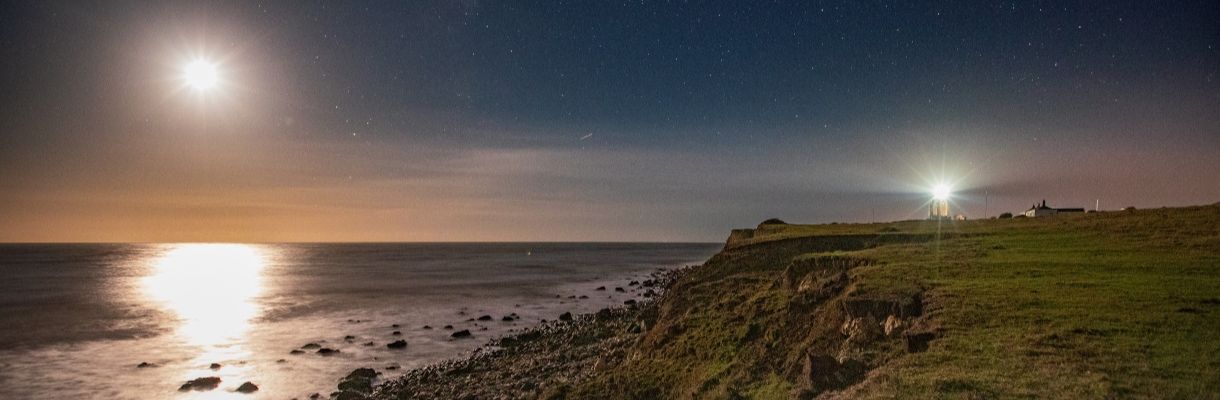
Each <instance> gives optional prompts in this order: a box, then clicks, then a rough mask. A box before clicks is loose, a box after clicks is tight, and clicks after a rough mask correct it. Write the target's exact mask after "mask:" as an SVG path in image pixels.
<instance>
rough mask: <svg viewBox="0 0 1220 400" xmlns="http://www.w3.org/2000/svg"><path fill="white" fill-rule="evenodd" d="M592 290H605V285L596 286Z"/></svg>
mask: <svg viewBox="0 0 1220 400" xmlns="http://www.w3.org/2000/svg"><path fill="white" fill-rule="evenodd" d="M593 290H606V287H605V286H598V287H597V289H593Z"/></svg>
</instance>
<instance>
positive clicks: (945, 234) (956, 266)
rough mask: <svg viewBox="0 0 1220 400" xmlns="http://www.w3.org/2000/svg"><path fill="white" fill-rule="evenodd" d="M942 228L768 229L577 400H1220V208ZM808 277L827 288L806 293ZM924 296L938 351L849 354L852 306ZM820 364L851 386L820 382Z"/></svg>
mask: <svg viewBox="0 0 1220 400" xmlns="http://www.w3.org/2000/svg"><path fill="white" fill-rule="evenodd" d="M936 224H937V223H936V222H930V221H906V222H898V223H890V224H837V225H775V226H767V227H765V229H760V230H758V231H757V232H754V236H753V237H751V238H748V239H745V240H741V241H738V242H737V243H732V244H730V246H728V247H729V249H727V250H726V251H724V252H722V253H721V254H719V255H717V256H716V257H714V258H713V259H712V260H709V261H708V263H706V264H705V265H704V266H703V267H700V268H697V269H696V270H694V271H692V273H690V274H689V275H688V276H686V277H684V278H683V279H681V280H680V281H679V282H678V284H676V285H675V286H674V287H673V288H671V291H670V293H669V294H668V295H666V297H665V298H664V299H663V300H662V301H661V302H660V304H659V311H658V316H657V318H656V320H655V321H647V322H649V323H650V329H648V331H647V332H645V333H644V335H643V336H642V338H641V339H640V340H639V341H638V342H637V343H636V344H635V346H634V348H633V349H631V350H630V352H631V356H629V357H628V360H630V361H628V362H625V363H623V365H618V366H615V367H614V368H612V369H608V370H607V371H606V372H605V373H603V374H600V375H599V378H598V379H596V380H594V381H592V382H585V383H580V384H578V385H577V388H576V389H577V391H576V393H577V394H582V397H627V398H642V397H669V398H788V397H792V396H794V395H797V396H803V397H812V396H819V397H823V398H834V397H846V398H894V397H900V398H1061V399H1081V398H1190V399H1193V398H1220V394H1218V393H1220V206H1217V205H1212V206H1202V207H1189V208H1174V209H1153V210H1138V211H1124V212H1103V213H1089V214H1077V215H1062V216H1057V217H1051V218H1041V219H1021V218H1019V219H1003V220H980V221H956V222H949V221H945V222H943V223H942V225H941V226H940V230H941V232H942V234H941V235H939V236H940V237H941V238H940V239H939V240H938V239H937V237H938V235H937V233H936V232H937V226H936ZM853 259H854V260H861V262H859V263H853V262H848V264H851V265H850V266H843V261H842V260H853ZM836 260H838V261H836ZM857 264H858V265H857ZM840 270H841V271H844V275H845V276H848V277H849V280H847V281H845V285H846V286H845V287H843V288H841V289H839V288H838V286H835V285H839V284H842V283H843V282H840V281H838V280H836V279H840V278H837V276H838V275H835V272H836V271H840ZM827 271H829V272H827ZM805 274H808V277H807V278H805V280H804V281H802V282H805V283H802V284H801V285H804V286H808V285H806V284H807V283H810V282H812V283H811V284H812V285H814V286H816V287H819V288H821V289H818V290H813V291H810V290H807V289H806V288H804V286H802V288H797V286H798V285H797V284H796V283H794V281H793V280H794V279H797V280H799V279H801V277H802V276H806V275H805ZM817 285H821V286H817ZM912 296H916V297H914V298H916V299H920V301H921V302H922V311H921V312H920V314H919V315H917V316H906V315H903V317H904V318H906V323H907V324H908V325H914V326H919V327H921V328H920V329H925V330H928V331H931V332H935V339H933V340H932V341H931V342H929V344H928V347H927V350H926V351H920V352H912V351H910V350H909V349H908V348H907V347H906V346H904V345H903V339H902V337H898V336H893V337H881V338H878V339H876V340H870V341H868V342H866V343H864V344H858V343H856V342H854V341H853V340H851V339H849V338H845V336H846V334H844V333H843V331H842V330H841V328H840V327H841V325H842V324H844V322H845V321H847V320H850V319H851V318H853V316H859V315H860V312H853V311H852V309H851V307H850V306H851V305H852V304H860V302H861V301H864V300H869V299H879V300H887V301H898V300H901V299H910V298H913V297H912ZM884 317H885V316H884V315H878V316H877V318H878V319H884ZM912 329H913V327H912ZM809 354H827V355H831V356H834V357H836V358H838V359H839V360H840V361H843V362H844V363H843V364H842V366H843V367H835V368H839V369H836V370H835V371H840V372H835V373H836V374H843V375H844V376H847V377H845V378H842V379H837V378H836V379H837V380H833V381H832V382H830V383H825V382H822V383H810V381H817V380H818V379H820V378H819V377H818V374H819V373H820V372H819V371H818V370H815V371H814V372H812V373H811V372H810V366H809V363H810V362H809V361H807V360H808V355H809ZM848 361H850V363H849V362H848ZM857 364H859V365H863V366H864V367H863V368H864V371H855V370H850V368H848V367H847V366H854V365H857ZM820 371H822V372H824V371H825V370H820ZM841 371H848V372H841ZM853 371H855V372H853ZM852 374H855V375H852ZM810 388H812V390H811V389H810ZM802 390H804V392H802ZM802 393H803V394H802Z"/></svg>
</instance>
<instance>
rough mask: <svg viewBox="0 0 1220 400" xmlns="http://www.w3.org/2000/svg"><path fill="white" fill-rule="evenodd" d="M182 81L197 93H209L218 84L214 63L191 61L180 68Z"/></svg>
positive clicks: (204, 60)
mask: <svg viewBox="0 0 1220 400" xmlns="http://www.w3.org/2000/svg"><path fill="white" fill-rule="evenodd" d="M182 80H183V82H185V83H186V85H187V86H189V87H191V88H192V89H195V90H197V91H201V92H202V91H209V90H212V89H214V88H215V87H216V85H217V83H219V82H220V72H219V71H218V69H217V68H216V63H214V62H211V61H209V60H206V59H196V60H191V61H190V62H188V63H186V65H185V66H183V68H182Z"/></svg>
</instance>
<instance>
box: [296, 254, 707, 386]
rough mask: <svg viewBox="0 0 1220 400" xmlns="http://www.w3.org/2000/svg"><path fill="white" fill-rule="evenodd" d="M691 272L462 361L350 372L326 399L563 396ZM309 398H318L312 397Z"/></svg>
mask: <svg viewBox="0 0 1220 400" xmlns="http://www.w3.org/2000/svg"><path fill="white" fill-rule="evenodd" d="M691 268H693V267H692V266H687V267H684V268H679V269H673V270H660V271H657V272H654V273H653V274H652V276H651V278H652V279H648V280H644V281H631V282H629V283H628V286H629V287H630V286H638V287H639V289H640V292H641V293H640V294H641V296H642V299H640V300H634V299H631V300H627V301H625V302H624V305H622V306H620V307H614V308H604V309H601V310H599V311H598V312H596V313H591V314H581V315H572V314H571V313H566V312H565V313H563V314H561V315H558V316H556V317H557V319H556V320H550V321H544V322H543V323H542V324H541V325H539V326H536V327H533V328H529V329H526V330H524V331H522V332H520V333H517V334H514V335H509V336H504V337H500V338H496V339H493V340H491V341H489V342H488V343H487V344H485V345H484V346H483V347H480V348H478V349H476V350H475V351H474V353H473V354H471V355H469V356H468V357H466V358H459V359H452V360H447V361H443V362H440V363H437V364H433V365H430V366H427V367H423V368H417V369H413V370H410V371H407V372H406V373H405V374H404V375H402V376H400V377H397V378H393V379H391V380H389V381H386V382H384V383H382V384H380V385H378V386H375V385H374V382H376V381H377V377H378V376H379V375H380V374H381V373H380V372H377V371H376V370H375V369H373V368H359V369H356V370H354V371H352V372H351V373H350V374H348V376H346V377H344V378H343V379H342V380H340V381H339V383H338V385H337V386H336V391H335V392H333V393H331V394H330V395H329V396H328V397H329V398H331V399H337V400H361V399H366V400H374V399H406V398H410V399H514V398H556V397H563V395H564V393H565V392H566V390H567V388H568V384H569V383H573V382H579V381H582V380H584V379H586V378H588V377H589V376H590V375H592V374H596V373H597V372H598V371H599V370H601V369H603V368H608V367H610V366H613V365H616V364H618V363H619V362H621V361H622V360H623V359H624V358H625V357H627V354H626V349H628V348H630V347H631V346H630V345H631V344H632V343H634V342H635V341H636V340H638V339H639V337H640V334H641V333H642V332H644V331H646V330H647V328H648V326H649V325H650V324H651V323H652V322H653V321H655V319H656V315H657V309H656V308H657V304H658V302H657V300H659V299H660V298H661V297H662V296H663V295H664V293H665V289H667V288H669V287H670V286H671V285H672V284H673V283H674V282H675V281H677V280H678V278H679V277H681V276H682V275H683V274H685V273H687V272H688V271H689V270H691ZM595 290H597V291H601V290H605V288H602V287H599V288H597V289H595ZM615 290H618V291H623V290H624V289H623V288H621V287H618V288H615ZM455 334H456V333H455ZM310 398H311V399H319V398H324V397H323V396H322V395H320V394H315V395H313V396H311V397H310Z"/></svg>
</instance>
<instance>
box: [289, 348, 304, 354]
mask: <svg viewBox="0 0 1220 400" xmlns="http://www.w3.org/2000/svg"><path fill="white" fill-rule="evenodd" d="M288 354H305V352H304V351H301V350H297V349H293V350H292V351H290V352H288Z"/></svg>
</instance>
